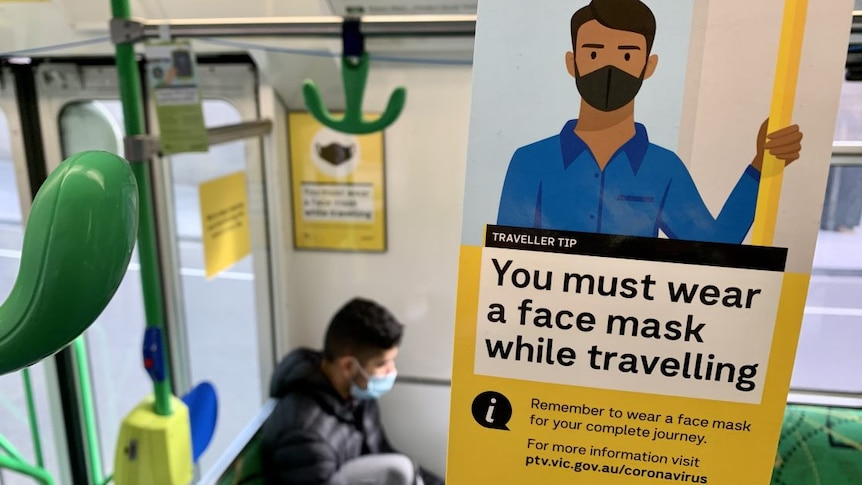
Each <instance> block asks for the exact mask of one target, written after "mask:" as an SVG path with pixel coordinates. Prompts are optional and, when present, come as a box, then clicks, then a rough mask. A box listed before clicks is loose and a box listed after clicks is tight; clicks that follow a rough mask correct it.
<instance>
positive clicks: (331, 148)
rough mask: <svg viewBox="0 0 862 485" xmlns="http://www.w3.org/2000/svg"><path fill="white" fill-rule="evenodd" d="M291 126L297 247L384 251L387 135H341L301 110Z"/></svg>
mask: <svg viewBox="0 0 862 485" xmlns="http://www.w3.org/2000/svg"><path fill="white" fill-rule="evenodd" d="M288 126H289V131H290V133H289V134H290V166H291V171H290V174H291V184H292V194H293V227H294V228H293V231H294V245H295V247H296V248H297V249H322V250H340V251H385V250H386V203H385V171H384V153H383V152H384V150H383V134H382V133H373V134H370V135H358V136H357V135H349V134H345V133H340V132H337V131H334V130H331V129H329V128H327V127H325V126H323V125H322V124H321V123H320V122H318V121H317V120H316V119H315V118H314V117H313V116H312V115H311V114H309V113H301V112H294V113H290V114H289V120H288Z"/></svg>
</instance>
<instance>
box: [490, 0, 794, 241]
mask: <svg viewBox="0 0 862 485" xmlns="http://www.w3.org/2000/svg"><path fill="white" fill-rule="evenodd" d="M655 33H656V21H655V17H654V15H653V13H652V11H651V10H650V9H649V7H647V6H646V5H645V4H644V3H642V2H641V1H640V0H592V2H591V3H590V4H589V5H588V6H586V7H583V8H581V9H580V10H578V11H576V12H575V13H574V15H573V16H572V18H571V36H572V46H573V51H572V52H567V53H566V67H567V69H568V72H569V74H570V75H571V76H572V77H574V78H575V82H576V85H577V88H578V91H579V92H580V94H581V104H580V113H579V117H578V118H577V119H574V120H571V121H569V122H567V123H566V124H565V126H564V127H563V129H562V131H561V132H560V133H559V135H556V136H553V137H550V138H547V139H544V140H541V141H538V142H536V143H533V144H530V145H527V146H524V147H521V148H519V149H518V150H517V151H516V152H515V154H514V155H513V157H512V159H511V161H510V164H509V168H508V172H507V174H506V178H505V182H504V185H503V190H502V194H501V197H500V205H499V212H498V219H497V224H499V225H507V226H517V227H535V228H545V229H557V230H570V231H579V232H593V233H604V234H617V235H632V236H645V237H658V231H659V230H661V231H662V232H664V233H665V234H666V235H667V236H668V237H669V238H673V239H686V240H696V241H710V242H728V243H741V242H742V241H743V240H744V239H745V236H746V234H747V233H748V231H749V230H750V228H751V225H752V223H753V221H754V212H755V208H756V206H757V193H758V189H759V181H760V172H761V167H762V165H763V151H764V150H769V151H770V152H771V153H772V154H773V155H775V156H776V157H777V158H778V159H779V160H782V161H784V162H785V164H790V163H792V162H793V161H795V160H797V159H798V158H799V152H800V151H801V149H802V145H801V141H802V133H801V132H800V131H799V127H798V126H796V125H792V126H789V127H786V128H783V129H781V130H778V131H776V132H774V133H771V134H769V135H768V136H767V134H766V127H767V122H764V123H763V125H762V126H761V127H760V131H759V133H758V134H757V138H756V149H757V150H756V154H755V156H754V157H753V159H752V161H751V163H750V164H749V165H748V166H747V167H746V169H745V170H744V172H743V173H742V176H741V177H740V179H739V181H738V182H737V184H736V186H735V187H734V189H733V191H732V192H731V194H730V196H729V197H728V199H727V201H726V203H725V205H724V207H723V208H722V210H721V212H720V213H719V215H718V217H717V218H716V217H713V216H712V214H711V213H710V212H709V210H708V208H707V207H706V205H705V204H704V202H703V199H702V198H701V196H700V193H699V192H698V190H697V187H696V186H695V184H694V181H693V180H692V178H691V175H690V174H689V172H688V170H687V169H686V167H685V164H684V163H683V162H682V160H680V159H679V157H678V156H677V155H676V154H674V153H673V152H671V151H669V150H667V149H664V148H662V147H659V146H657V145H654V144H652V143H650V141H649V138H648V135H647V130H646V128H645V127H644V126H643V125H642V124H640V123H636V122H635V116H634V106H635V102H634V100H635V97H636V95H637V93H638V92H639V90H640V88H641V85H642V83H643V82H644V81H645V80H647V79H649V78H650V77H651V76H652V75H653V73H654V72H655V70H656V67H657V65H658V56H657V55H656V54H653V53H652V47H653V42H654V40H655ZM767 121H768V120H767Z"/></svg>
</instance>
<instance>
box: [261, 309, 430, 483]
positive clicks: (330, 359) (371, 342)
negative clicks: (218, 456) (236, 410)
mask: <svg viewBox="0 0 862 485" xmlns="http://www.w3.org/2000/svg"><path fill="white" fill-rule="evenodd" d="M402 333H403V326H402V325H401V324H400V323H399V322H398V321H396V320H395V318H394V317H393V316H392V315H391V314H390V313H389V312H388V311H387V310H386V309H385V308H383V307H381V306H380V305H378V304H376V303H374V302H371V301H368V300H363V299H354V300H352V301H350V302H349V303H347V304H346V305H345V306H344V307H342V308H341V309H340V310H339V311H338V313H336V315H335V316H334V317H333V318H332V321H331V322H330V324H329V328H328V329H327V331H326V336H325V339H324V347H323V352H322V353H321V352H317V351H314V350H310V349H298V350H295V351H293V352H292V353H290V354H289V355H287V357H285V358H284V359H283V360H282V361H281V363H279V365H278V367H277V368H276V370H275V372H274V374H273V378H272V383H271V387H270V395H271V396H272V397H273V398H276V399H278V404H277V405H276V407H275V409H274V410H273V412H272V415H271V416H270V417H269V419H268V420H267V421H266V423H264V425H263V428H262V433H261V434H262V454H261V459H262V462H263V468H264V471H265V474H266V483H267V484H269V485H318V484H320V485H323V484H326V485H358V484H369V485H372V484H375V485H376V484H379V485H422V484H424V485H442V484H443V480H442V479H441V478H439V477H436V476H434V475H432V474H431V473H429V472H428V471H426V470H424V469H422V468H420V467H418V466H416V465H414V463H413V462H412V460H410V459H409V458H407V457H406V456H404V455H403V454H400V453H398V452H397V451H396V450H395V449H394V448H393V447H392V446H391V445H390V444H389V442H388V441H387V438H386V434H385V433H384V431H383V425H382V423H381V420H380V413H379V408H378V404H377V402H376V399H377V398H378V397H380V396H381V395H383V394H384V393H386V392H387V391H389V389H390V388H391V387H392V385H393V383H394V381H395V375H396V369H395V357H396V355H397V354H398V347H399V345H400V343H401V336H402Z"/></svg>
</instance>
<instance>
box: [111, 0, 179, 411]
mask: <svg viewBox="0 0 862 485" xmlns="http://www.w3.org/2000/svg"><path fill="white" fill-rule="evenodd" d="M111 12H112V15H113V18H114V19H120V20H126V19H129V18H131V8H130V7H129V0H111ZM115 50H116V62H117V76H118V78H119V86H120V99H121V100H122V105H123V118H124V122H125V129H126V136H129V137H131V136H138V135H143V134H145V133H144V128H143V126H144V120H143V116H142V111H143V102H142V95H141V83H140V78H139V77H138V63H137V61H136V60H135V48H134V44H133V43H129V42H119V43H117V44H116V46H115ZM127 157H128V155H127ZM148 162H149V160H129V163H130V164H131V166H132V170H133V172H134V174H135V178H136V179H137V182H138V198H139V202H138V204H139V206H140V220H139V223H138V228H139V229H138V258H139V260H140V265H141V286H142V288H143V296H144V312H145V314H146V324H147V328H148V329H150V328H152V329H161V330H163V329H164V326H165V325H164V315H165V310H164V302H163V299H162V298H163V296H162V289H161V285H160V281H161V280H160V272H159V267H158V261H159V259H158V251H157V249H156V238H155V223H154V221H153V200H152V194H151V192H150V183H151V182H150V173H149V170H148V169H149V166H148ZM162 334H163V332H160V336H161V338H162V339H164V336H163V335H162ZM162 348H164V340H162ZM163 361H164V366H165V373H164V378H163V379H158V380H154V381H153V388H154V394H155V413H156V414H158V415H160V416H169V415H170V414H171V380H170V376H171V373H170V371H169V359H167V358H164V357H163Z"/></svg>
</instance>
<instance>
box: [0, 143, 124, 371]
mask: <svg viewBox="0 0 862 485" xmlns="http://www.w3.org/2000/svg"><path fill="white" fill-rule="evenodd" d="M137 228H138V196H137V182H136V181H135V177H134V175H133V173H132V171H131V169H130V167H129V164H128V162H126V161H125V160H124V159H123V158H121V157H119V156H117V155H115V154H112V153H108V152H102V151H86V152H82V153H79V154H76V155H73V156H71V157H69V158H68V159H67V160H66V161H64V162H63V163H61V164H60V166H59V167H58V168H57V169H56V170H54V171H53V172H52V173H51V175H49V176H48V178H47V179H46V180H45V183H44V184H43V185H42V187H41V188H40V189H39V192H38V193H37V194H36V197H35V198H34V199H33V205H32V207H31V209H30V215H29V217H28V218H27V224H26V227H25V232H24V242H23V248H22V251H21V263H20V267H19V270H18V277H17V279H16V280H15V284H14V285H13V286H12V291H11V292H10V293H9V297H8V298H7V299H6V301H5V302H3V303H2V305H0V375H4V374H7V373H10V372H14V371H17V370H20V369H22V368H25V367H29V366H31V365H33V364H35V363H37V362H39V361H40V360H42V359H44V358H45V357H49V356H50V355H53V354H54V353H56V352H58V351H59V350H61V349H63V348H64V347H66V346H67V345H69V343H71V342H72V341H73V340H74V339H75V338H77V337H78V336H80V335H81V334H82V333H83V332H84V331H85V330H86V329H87V328H88V327H89V326H90V325H92V323H93V322H94V321H95V320H96V318H98V317H99V315H100V314H101V313H102V311H103V310H104V309H105V307H106V306H107V305H108V303H109V302H110V301H111V299H112V298H113V296H114V293H115V292H116V291H117V289H118V288H119V286H120V283H121V282H122V280H123V277H124V276H125V273H126V269H127V267H128V265H129V261H130V259H131V257H132V250H133V249H134V246H135V236H136V234H137Z"/></svg>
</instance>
